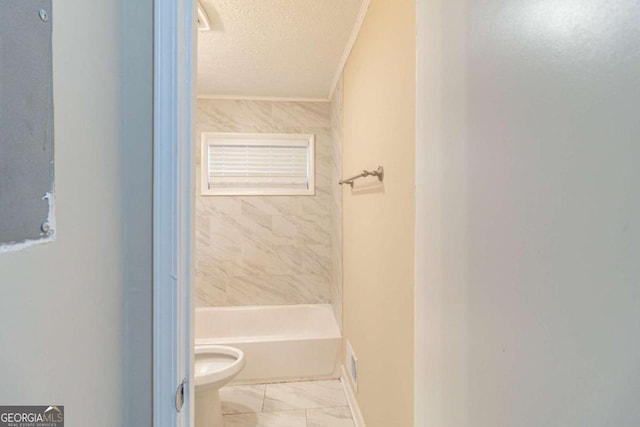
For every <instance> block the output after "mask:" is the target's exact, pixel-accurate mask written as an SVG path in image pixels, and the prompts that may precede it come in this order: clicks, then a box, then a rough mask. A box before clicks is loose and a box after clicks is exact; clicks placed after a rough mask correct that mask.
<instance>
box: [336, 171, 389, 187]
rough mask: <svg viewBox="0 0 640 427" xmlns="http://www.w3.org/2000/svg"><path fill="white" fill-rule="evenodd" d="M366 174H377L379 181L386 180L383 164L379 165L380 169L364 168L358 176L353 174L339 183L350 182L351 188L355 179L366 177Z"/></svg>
mask: <svg viewBox="0 0 640 427" xmlns="http://www.w3.org/2000/svg"><path fill="white" fill-rule="evenodd" d="M365 176H377V177H378V181H380V182H382V181H384V168H383V167H382V166H378V169H376V170H374V171H367V170H363V171H362V172H360V173H359V174H358V175H356V176H352V177H351V178H347V179H343V180H340V181H338V184H340V185H342V184H349V185H350V186H351V188H353V181H355V180H356V179H358V178H364V177H365Z"/></svg>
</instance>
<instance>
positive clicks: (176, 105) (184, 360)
mask: <svg viewBox="0 0 640 427" xmlns="http://www.w3.org/2000/svg"><path fill="white" fill-rule="evenodd" d="M195 27H196V25H195V4H194V3H193V1H192V0H177V1H176V0H155V2H154V106H153V111H154V123H153V131H154V141H153V146H154V147H153V152H154V159H153V169H154V171H153V425H154V426H155V427H176V426H180V427H188V426H189V425H190V422H191V421H192V418H193V417H192V416H191V414H192V409H191V408H192V405H191V401H192V398H191V396H192V395H193V381H192V380H191V377H192V374H191V368H190V366H191V357H192V355H191V353H192V350H193V349H192V348H193V345H192V340H193V339H192V331H191V314H190V311H191V310H190V309H191V307H190V292H191V286H190V285H191V283H190V282H191V240H192V239H191V237H190V233H191V222H192V219H191V217H192V209H191V203H192V198H191V176H192V174H193V171H192V168H191V157H192V156H191V149H190V147H191V129H192V116H191V110H192V101H193V87H194V86H193V84H192V80H193V76H194V66H193V65H194V61H193V56H192V54H193V52H194V51H195V46H194V43H195V37H194V33H195ZM183 377H186V378H187V379H188V383H187V384H188V387H187V390H186V394H185V405H184V406H183V409H182V412H181V413H180V414H178V413H177V412H176V410H175V392H176V389H177V386H178V384H179V383H180V381H181V380H182V378H183Z"/></svg>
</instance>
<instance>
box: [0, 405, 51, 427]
mask: <svg viewBox="0 0 640 427" xmlns="http://www.w3.org/2000/svg"><path fill="white" fill-rule="evenodd" d="M0 427H64V406H62V405H49V406H0Z"/></svg>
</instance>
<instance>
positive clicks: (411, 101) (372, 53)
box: [343, 0, 415, 427]
mask: <svg viewBox="0 0 640 427" xmlns="http://www.w3.org/2000/svg"><path fill="white" fill-rule="evenodd" d="M414 29H415V2H414V1H409V0H403V1H397V0H372V2H371V6H370V9H369V12H368V15H367V17H366V19H365V22H364V25H363V27H362V31H361V33H360V35H359V37H358V40H357V42H356V45H355V47H354V49H353V51H352V53H351V56H350V58H349V60H348V62H347V66H346V68H345V71H344V123H343V126H344V152H343V155H344V158H343V162H344V163H343V173H344V174H345V175H351V174H355V173H357V172H359V171H361V170H362V169H375V168H376V167H377V166H378V165H382V166H384V168H385V180H384V185H382V186H378V185H376V184H375V178H367V179H363V180H359V181H357V182H358V184H357V185H356V188H354V190H350V189H349V188H348V187H345V188H344V189H343V192H344V193H343V203H344V206H343V207H344V212H343V215H344V227H343V233H344V335H345V339H347V340H349V341H350V342H351V345H352V347H353V349H354V351H355V353H356V356H357V357H358V358H359V381H358V386H359V390H358V393H357V400H358V404H359V406H360V409H361V410H362V412H363V416H364V418H365V421H366V423H367V426H369V427H377V426H379V427H388V426H402V427H406V426H411V425H413V301H414V298H413V296H414V291H413V286H414V269H413V266H414V262H413V259H414V169H415V168H414V161H415V153H414V147H415V130H414V128H415V119H414V116H415V33H414ZM370 183H371V185H369V184H370ZM358 186H364V187H361V188H360V189H358Z"/></svg>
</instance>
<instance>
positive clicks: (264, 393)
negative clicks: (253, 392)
mask: <svg viewBox="0 0 640 427" xmlns="http://www.w3.org/2000/svg"><path fill="white" fill-rule="evenodd" d="M268 386H269V384H265V385H264V392H263V393H262V406H261V407H260V413H263V412H264V403H265V401H266V400H267V387H268Z"/></svg>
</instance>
